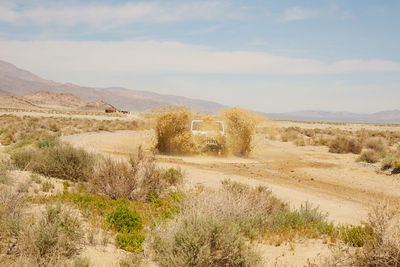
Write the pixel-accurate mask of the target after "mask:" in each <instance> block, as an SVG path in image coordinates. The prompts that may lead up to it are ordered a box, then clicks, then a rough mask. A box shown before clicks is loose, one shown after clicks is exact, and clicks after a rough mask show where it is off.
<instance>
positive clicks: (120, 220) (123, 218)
mask: <svg viewBox="0 0 400 267" xmlns="http://www.w3.org/2000/svg"><path fill="white" fill-rule="evenodd" d="M107 222H108V223H109V224H110V225H112V226H113V227H114V228H115V229H116V230H117V231H118V232H122V233H132V232H134V231H136V230H140V229H142V227H143V226H142V218H141V217H140V216H139V214H138V213H137V212H136V211H132V210H130V209H129V208H127V207H123V206H119V207H117V208H116V209H115V210H114V211H113V212H111V213H110V214H108V215H107Z"/></svg>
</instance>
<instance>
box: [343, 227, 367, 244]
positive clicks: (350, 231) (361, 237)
mask: <svg viewBox="0 0 400 267" xmlns="http://www.w3.org/2000/svg"><path fill="white" fill-rule="evenodd" d="M341 238H342V240H343V242H345V243H346V244H349V245H352V246H354V247H362V246H364V245H365V244H366V243H367V242H371V241H372V240H373V238H374V237H373V233H372V230H371V229H369V228H367V227H365V226H359V225H357V226H353V225H351V226H347V227H344V228H343V229H342V231H341Z"/></svg>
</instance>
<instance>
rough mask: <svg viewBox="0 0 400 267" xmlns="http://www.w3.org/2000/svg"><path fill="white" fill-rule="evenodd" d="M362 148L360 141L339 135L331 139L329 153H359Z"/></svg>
mask: <svg viewBox="0 0 400 267" xmlns="http://www.w3.org/2000/svg"><path fill="white" fill-rule="evenodd" d="M361 149H362V145H361V143H360V142H359V141H358V140H356V139H354V138H348V137H344V136H339V137H336V138H335V139H333V140H332V141H331V142H330V144H329V152H331V153H339V154H344V153H353V154H360V153H361Z"/></svg>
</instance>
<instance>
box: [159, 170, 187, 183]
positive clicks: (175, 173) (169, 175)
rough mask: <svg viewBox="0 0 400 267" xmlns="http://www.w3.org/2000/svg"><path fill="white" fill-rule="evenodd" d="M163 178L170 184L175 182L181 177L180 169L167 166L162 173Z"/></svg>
mask: <svg viewBox="0 0 400 267" xmlns="http://www.w3.org/2000/svg"><path fill="white" fill-rule="evenodd" d="M163 178H164V179H166V180H167V181H168V182H169V183H170V184H177V183H179V182H180V181H182V179H183V174H182V171H181V169H180V168H179V169H174V168H169V169H167V170H166V171H165V172H164V173H163Z"/></svg>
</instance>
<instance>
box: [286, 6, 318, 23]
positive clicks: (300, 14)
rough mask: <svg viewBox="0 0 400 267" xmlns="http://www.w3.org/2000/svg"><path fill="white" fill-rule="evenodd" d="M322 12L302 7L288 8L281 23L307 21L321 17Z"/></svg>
mask: <svg viewBox="0 0 400 267" xmlns="http://www.w3.org/2000/svg"><path fill="white" fill-rule="evenodd" d="M321 14H322V12H321V10H318V9H308V8H303V7H290V8H288V9H286V10H285V12H284V14H283V18H282V21H293V20H302V19H309V18H315V17H319V16H321Z"/></svg>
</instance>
